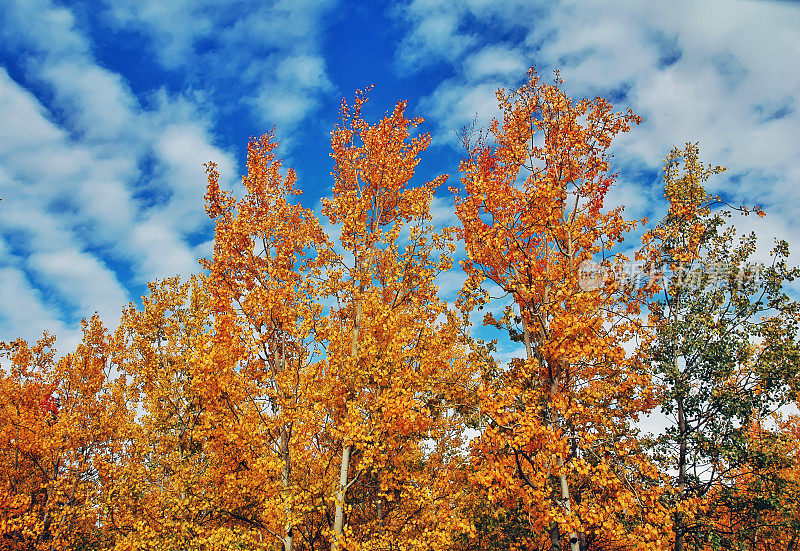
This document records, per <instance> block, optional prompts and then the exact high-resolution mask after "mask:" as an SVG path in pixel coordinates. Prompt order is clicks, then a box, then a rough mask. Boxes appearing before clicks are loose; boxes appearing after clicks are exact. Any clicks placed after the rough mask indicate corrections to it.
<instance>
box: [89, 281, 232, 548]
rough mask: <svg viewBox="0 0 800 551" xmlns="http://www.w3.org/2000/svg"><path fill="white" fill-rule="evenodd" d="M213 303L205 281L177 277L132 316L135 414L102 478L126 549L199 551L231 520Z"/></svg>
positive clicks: (126, 339) (131, 405)
mask: <svg viewBox="0 0 800 551" xmlns="http://www.w3.org/2000/svg"><path fill="white" fill-rule="evenodd" d="M208 302H209V301H208V298H207V293H206V292H205V290H204V288H203V283H202V279H201V278H199V277H195V278H192V279H191V280H190V281H188V282H181V281H180V279H179V278H177V277H172V278H167V279H165V280H162V281H159V282H154V283H151V284H150V285H149V294H148V295H147V296H144V297H142V303H141V306H140V307H136V306H135V305H133V304H131V305H129V306H128V307H127V308H126V309H125V310H124V311H123V314H122V319H121V320H120V324H119V327H118V329H117V331H116V333H115V341H116V343H117V346H116V353H115V355H114V357H113V362H114V365H115V367H116V369H117V370H118V371H119V372H120V373H123V374H124V375H125V387H124V388H125V400H126V404H127V408H126V409H127V412H128V414H127V416H126V419H125V422H124V423H121V424H120V426H119V428H118V432H117V435H116V439H115V441H114V442H113V445H112V446H111V453H112V458H113V462H112V463H111V464H110V465H108V467H107V468H106V469H105V471H104V472H103V477H102V478H103V488H104V493H103V496H102V497H103V505H104V507H105V509H106V510H107V529H108V531H109V532H111V533H113V534H114V539H115V545H116V547H117V548H118V549H186V548H196V547H197V543H198V541H199V540H201V539H202V538H206V539H207V540H208V539H211V541H213V537H214V536H215V535H216V534H217V532H218V531H219V530H224V529H225V528H226V527H227V526H229V524H230V523H231V520H230V516H229V514H228V513H227V506H228V501H226V497H227V496H225V495H220V494H219V493H218V490H219V489H218V488H217V487H215V486H214V484H213V483H215V482H216V481H215V480H214V479H213V478H212V476H211V473H212V472H214V468H215V460H218V458H215V457H213V456H212V455H211V454H210V453H209V450H208V440H209V439H208V435H209V433H210V428H211V426H213V425H212V423H213V419H210V418H209V416H208V412H207V410H208V407H209V404H208V402H209V401H210V399H209V398H208V393H207V388H206V384H207V379H205V378H204V377H203V376H202V375H203V371H202V369H201V367H202V364H201V358H202V357H203V356H202V351H203V350H204V349H205V348H206V343H207V340H208V332H209V326H210V322H211V319H212V318H211V315H210V308H209V306H208Z"/></svg>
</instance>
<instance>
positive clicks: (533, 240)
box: [455, 70, 664, 551]
mask: <svg viewBox="0 0 800 551" xmlns="http://www.w3.org/2000/svg"><path fill="white" fill-rule="evenodd" d="M561 84H562V81H561V80H560V78H558V76H556V79H555V82H554V83H553V84H544V83H542V82H541V81H540V80H539V77H538V76H537V75H536V73H535V72H534V71H533V70H531V71H530V72H529V74H528V80H527V82H526V83H525V84H524V85H523V86H522V87H521V88H519V89H518V90H514V91H511V92H506V91H503V90H500V91H499V92H498V94H497V97H498V100H499V104H500V108H501V110H502V115H503V116H502V120H501V121H498V120H495V121H493V122H492V124H491V127H490V128H489V131H488V133H487V134H483V135H477V136H474V135H473V136H466V137H465V145H466V147H467V151H468V154H469V155H468V157H467V158H466V159H465V160H464V161H463V163H462V165H461V172H462V179H461V182H462V185H463V189H462V190H455V191H457V193H458V196H457V198H456V212H457V214H458V217H459V219H460V220H461V223H462V228H461V236H462V238H463V239H464V243H465V246H466V251H467V255H468V258H467V260H466V261H464V262H463V267H464V270H465V271H466V273H467V274H468V279H467V282H466V283H465V286H464V289H463V290H462V295H461V299H460V301H461V302H460V304H461V305H462V308H464V309H466V310H470V309H472V308H474V307H475V306H486V305H490V306H494V305H496V304H502V303H498V302H495V299H490V297H489V295H488V290H487V288H485V287H482V284H483V283H484V282H485V281H488V282H491V283H492V284H494V285H495V286H496V287H497V288H499V289H500V292H501V293H502V294H503V295H504V296H505V297H508V298H509V299H510V300H509V302H508V303H507V306H506V307H505V309H504V310H503V313H502V315H501V316H499V317H495V316H494V315H492V314H487V315H486V317H485V323H488V324H492V325H495V326H497V327H498V328H502V329H505V330H507V331H508V332H509V335H510V337H511V340H512V341H515V342H520V343H521V345H522V347H523V349H524V356H523V357H522V358H515V359H513V360H511V362H510V363H509V365H508V366H507V367H503V366H499V367H498V366H495V365H492V363H491V362H489V363H488V364H487V365H488V366H489V369H486V370H484V385H483V387H482V389H481V391H480V408H481V413H482V415H483V416H484V417H485V419H486V420H487V424H486V425H485V427H484V428H483V430H482V433H481V437H480V439H479V440H478V441H477V444H476V445H475V446H474V449H473V453H474V457H475V463H476V469H477V481H478V482H480V483H481V484H483V485H485V486H486V487H487V488H488V494H489V496H490V498H491V500H492V501H493V502H495V503H499V504H502V505H505V507H506V510H509V511H514V510H517V511H519V512H521V513H523V518H525V519H526V521H527V523H528V524H529V528H530V532H532V533H533V534H534V535H535V536H534V539H533V541H527V542H526V541H520V542H509V544H513V543H516V544H517V545H523V546H534V547H538V546H540V545H547V546H549V547H550V549H553V550H559V549H561V548H562V543H563V541H564V540H565V539H566V540H567V541H568V542H569V546H570V549H572V550H573V551H578V549H579V548H592V549H600V548H612V547H615V546H623V547H635V546H640V547H641V546H645V545H647V546H658V545H660V544H661V542H662V539H663V536H662V534H661V533H660V525H661V524H663V523H664V518H663V517H661V516H660V512H659V505H658V500H657V492H655V491H650V488H649V487H648V484H649V483H650V481H651V480H650V479H654V478H655V477H656V475H657V473H656V472H655V471H654V470H653V468H652V467H651V465H649V464H648V463H647V462H646V461H645V458H644V456H643V454H642V453H641V450H640V445H639V442H638V440H637V439H636V438H635V430H634V428H633V426H632V422H633V421H634V420H635V419H636V418H637V415H638V414H639V413H640V412H642V411H646V410H648V409H649V408H650V407H651V406H652V404H653V395H652V392H651V385H650V379H649V375H648V370H647V368H646V365H645V364H644V363H643V361H642V357H641V355H640V354H637V353H630V354H628V353H626V352H625V349H624V345H625V344H626V343H635V342H636V340H637V339H644V338H645V335H644V331H643V328H642V324H641V323H640V322H639V321H638V318H637V313H638V308H639V304H640V299H641V297H639V296H638V294H639V293H638V291H632V290H629V289H628V288H625V287H622V288H620V287H619V286H617V285H615V282H614V281H612V280H609V281H607V282H606V281H604V280H603V281H600V283H599V284H588V285H587V284H586V281H584V279H585V277H586V274H585V272H584V269H585V268H586V267H587V266H589V265H590V264H589V263H590V262H592V261H593V260H598V261H602V259H603V256H604V255H605V254H607V251H609V250H610V249H611V248H612V247H613V246H614V245H615V244H617V243H619V242H620V241H621V240H622V239H623V237H624V235H625V233H626V232H627V231H628V230H630V229H631V228H632V227H633V223H632V222H629V221H626V220H625V219H624V218H623V216H622V206H617V207H611V208H604V200H605V198H606V194H607V192H608V190H609V188H610V186H611V185H612V184H613V182H614V176H613V175H612V174H610V173H609V156H608V153H607V151H608V148H609V147H610V145H611V142H612V139H613V138H614V137H615V136H616V135H617V134H620V133H622V132H626V131H628V130H629V129H630V127H631V125H632V124H636V123H638V122H639V118H638V117H637V116H635V115H633V114H632V113H631V112H630V111H628V112H624V113H616V112H614V111H613V110H612V106H611V105H610V104H609V103H608V102H607V101H605V100H603V99H601V98H597V99H595V100H581V101H579V102H577V103H573V102H572V100H571V99H570V98H568V97H567V96H566V94H565V93H564V92H563V91H562V90H561V89H560V86H561ZM614 268H615V265H614V263H613V262H611V261H610V260H608V259H607V260H605V261H604V263H603V264H602V269H603V270H607V271H611V270H613V269H614ZM516 514H519V513H516ZM587 546H588V547H587Z"/></svg>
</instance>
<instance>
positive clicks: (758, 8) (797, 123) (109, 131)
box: [0, 0, 800, 347]
mask: <svg viewBox="0 0 800 551" xmlns="http://www.w3.org/2000/svg"><path fill="white" fill-rule="evenodd" d="M0 3H2V9H0V198H2V199H3V201H2V203H0V339H9V338H14V337H17V336H22V337H26V338H36V337H37V336H38V335H40V334H41V331H42V329H49V330H51V331H54V332H56V334H58V335H59V337H60V341H61V343H62V346H64V347H69V346H71V343H74V341H75V338H76V335H77V327H78V321H79V320H80V318H81V317H82V316H85V315H90V314H91V313H92V312H94V311H98V312H100V314H101V315H102V317H103V319H104V321H106V322H107V323H109V324H110V325H112V326H113V325H114V324H115V322H116V320H117V318H118V317H119V312H120V308H121V307H122V306H123V305H124V304H126V303H127V302H128V301H129V300H138V298H139V296H140V295H141V294H142V293H143V292H144V290H145V285H146V283H147V282H148V281H151V280H153V279H155V278H161V277H166V276H169V275H173V274H183V275H186V274H189V273H192V272H197V271H198V270H199V267H198V264H197V258H199V257H201V256H205V255H207V254H208V252H209V250H210V240H211V239H212V232H211V225H210V223H209V221H208V220H207V218H206V215H205V213H204V211H203V205H202V196H203V193H204V187H205V178H204V174H203V167H202V164H203V163H204V162H206V161H209V160H213V161H216V162H218V163H219V164H220V166H221V170H222V172H223V178H224V180H225V182H226V184H227V185H229V186H234V185H235V184H236V182H237V180H238V179H239V175H240V174H241V172H242V166H243V155H244V150H245V146H246V142H247V139H248V137H249V136H251V135H257V134H261V133H263V132H265V131H267V130H269V129H270V128H272V126H273V125H277V136H278V138H279V140H280V141H281V143H282V146H281V154H282V155H283V157H284V159H285V163H286V164H287V165H289V166H293V167H295V168H296V169H297V171H298V174H299V177H300V186H301V187H302V188H303V189H304V190H305V195H304V197H303V202H304V203H306V204H307V205H308V206H311V207H314V206H316V205H317V204H318V202H319V199H320V197H323V196H325V195H327V194H328V192H329V189H330V186H331V178H330V176H329V172H330V169H331V162H330V158H329V156H328V152H329V132H330V129H331V126H332V124H333V123H334V122H335V120H336V116H337V108H338V104H339V101H340V99H341V98H342V97H352V94H353V92H354V90H355V89H356V88H359V87H363V86H366V85H368V84H373V83H374V84H375V86H376V88H375V90H374V92H373V93H372V94H371V100H370V107H369V109H368V114H369V115H370V116H371V117H372V118H373V119H375V118H377V117H379V116H380V115H381V114H383V113H384V112H385V111H387V110H391V108H392V107H393V105H394V102H396V101H397V100H400V99H407V100H408V101H409V110H410V112H411V113H413V114H416V115H420V116H423V117H425V118H426V120H427V122H426V123H425V125H424V128H423V130H425V131H430V132H431V134H432V135H433V140H434V142H433V145H432V146H431V148H430V149H429V151H428V153H427V154H426V155H425V157H424V159H423V162H422V163H421V165H420V167H419V170H418V173H419V175H420V176H421V177H423V178H432V177H434V176H436V175H437V174H439V173H449V174H451V183H454V182H456V181H457V178H458V174H457V167H458V159H459V157H460V152H459V148H458V143H457V140H456V134H455V130H456V129H458V128H461V127H462V126H463V125H464V124H466V123H468V122H469V121H470V120H472V118H473V116H475V115H477V116H478V119H479V121H481V122H486V121H488V120H489V118H491V116H493V115H494V113H495V100H494V94H493V92H494V90H495V89H496V88H498V87H500V86H504V87H510V86H513V85H515V84H518V83H519V82H520V79H521V77H522V75H523V74H524V72H525V70H526V69H527V68H528V67H529V66H531V65H534V66H536V68H537V70H539V72H540V73H542V74H543V75H545V77H546V78H549V75H550V74H551V71H552V70H553V69H555V68H558V69H560V70H561V73H562V76H563V77H564V79H565V81H566V83H565V86H566V89H567V91H568V93H569V94H570V95H571V96H572V97H574V98H579V97H583V96H596V95H602V96H604V97H607V98H608V99H610V100H612V101H613V102H614V103H615V104H616V105H617V106H618V107H620V108H622V107H630V108H632V109H633V110H634V111H635V112H636V113H638V114H640V115H641V116H643V117H644V119H645V122H644V123H643V124H642V125H640V126H639V127H637V128H636V129H634V130H633V131H632V132H630V133H629V134H628V135H626V136H625V137H624V138H623V139H621V140H620V141H619V142H618V144H617V145H616V146H615V155H616V156H615V162H614V169H615V170H616V171H619V173H620V178H619V182H618V185H617V187H616V189H615V190H614V191H613V192H612V199H611V201H618V202H622V203H624V204H625V205H627V212H628V215H629V216H631V217H641V216H650V217H657V216H659V214H660V213H661V212H662V211H663V202H662V201H661V188H660V182H659V166H660V161H661V159H662V158H663V157H664V155H665V154H666V153H667V152H668V151H669V149H670V147H671V146H672V145H680V144H682V143H684V142H686V141H688V140H691V141H699V142H700V146H701V153H702V155H703V157H704V159H705V160H707V161H708V162H713V163H715V164H722V165H726V166H728V167H729V171H728V172H727V173H726V175H725V176H724V177H722V178H719V179H717V180H716V181H715V183H714V191H716V192H719V193H724V194H725V196H726V197H728V198H729V199H730V200H731V201H732V202H735V203H748V204H753V203H758V204H760V205H762V206H763V208H764V209H765V210H766V211H767V213H768V216H767V218H766V219H764V220H758V221H756V220H755V219H754V218H753V217H751V218H748V219H746V220H744V221H742V225H741V228H742V229H746V230H750V229H754V230H755V231H757V233H758V234H759V236H760V237H761V238H762V242H763V243H764V244H765V247H764V250H766V249H768V245H769V244H770V243H771V241H772V239H773V238H774V237H778V236H779V237H783V238H786V239H788V240H789V241H790V243H792V244H793V245H794V248H795V249H797V248H798V247H800V229H798V222H799V221H800V219H799V215H800V135H798V130H799V129H800V111H798V105H797V102H798V98H800V71H799V70H798V67H800V4H797V3H790V2H768V1H736V0H726V1H719V2H717V1H703V2H698V1H690V2H670V3H665V2H652V3H650V2H634V1H619V2H613V3H606V2H600V1H597V2H592V1H590V2H577V1H574V2H573V1H567V2H558V3H552V2H549V1H548V2H536V1H533V0H526V1H508V2H496V1H483V0H457V1H434V0H412V1H410V2H403V3H394V4H384V3H369V4H367V3H364V4H363V5H362V4H361V3H359V4H356V3H346V2H325V3H318V2H314V1H311V0H293V1H283V0H280V1H276V2H250V1H247V2H245V1H222V0H206V1H192V0H171V1H169V2H167V1H164V0H109V1H98V0H95V1H86V2H81V1H76V2H55V1H49V0H1V1H0ZM450 204H451V202H450V198H449V197H448V195H447V192H446V191H445V190H442V193H441V197H440V198H439V199H438V201H437V205H436V206H437V213H438V214H439V217H440V219H441V220H442V221H445V222H446V221H447V220H448V216H449V215H448V211H449V205H450ZM760 254H761V255H762V256H763V255H764V254H765V253H764V252H763V251H762V252H761V253H760ZM457 281H458V277H457V276H456V275H453V277H452V278H451V281H450V284H449V285H448V284H446V282H443V283H445V284H444V288H445V289H450V290H452V289H455V288H456V287H457Z"/></svg>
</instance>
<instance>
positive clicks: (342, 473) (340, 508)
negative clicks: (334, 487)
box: [331, 446, 350, 551]
mask: <svg viewBox="0 0 800 551" xmlns="http://www.w3.org/2000/svg"><path fill="white" fill-rule="evenodd" d="M349 467H350V446H345V447H344V449H343V450H342V466H341V468H340V469H339V491H338V492H336V516H335V517H334V520H333V545H331V549H332V550H334V551H336V550H338V549H339V548H340V546H341V539H342V537H343V533H344V499H345V492H347V471H348V469H349Z"/></svg>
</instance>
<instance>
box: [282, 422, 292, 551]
mask: <svg viewBox="0 0 800 551" xmlns="http://www.w3.org/2000/svg"><path fill="white" fill-rule="evenodd" d="M288 432H289V431H288V430H286V426H285V425H284V426H283V427H281V459H282V460H283V468H282V469H281V484H282V493H283V507H284V513H285V514H286V527H285V528H286V534H285V535H284V537H283V551H294V535H293V534H292V521H291V514H292V506H291V502H290V501H289V497H290V496H289V494H290V490H289V484H290V477H291V474H292V463H291V456H290V455H289V434H288Z"/></svg>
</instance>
